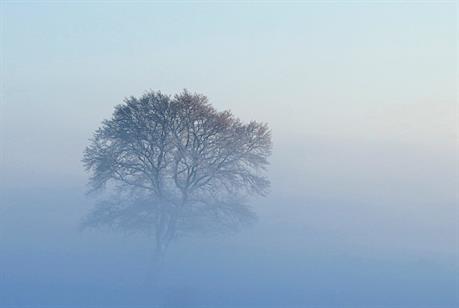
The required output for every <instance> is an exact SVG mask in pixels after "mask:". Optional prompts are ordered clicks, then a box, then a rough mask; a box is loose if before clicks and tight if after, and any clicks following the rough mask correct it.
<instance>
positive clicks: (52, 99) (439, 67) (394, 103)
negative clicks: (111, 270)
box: [1, 1, 457, 175]
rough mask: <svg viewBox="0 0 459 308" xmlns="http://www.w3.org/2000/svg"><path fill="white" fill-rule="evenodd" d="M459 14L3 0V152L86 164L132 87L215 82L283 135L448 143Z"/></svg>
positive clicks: (45, 163) (388, 8) (26, 159)
mask: <svg viewBox="0 0 459 308" xmlns="http://www.w3.org/2000/svg"><path fill="white" fill-rule="evenodd" d="M455 14H456V12H455V6H454V3H437V4H434V3H431V4H429V3H427V4H419V3H418V4H411V5H410V4H397V3H394V2H393V1H391V3H386V4H384V3H381V2H379V3H373V4H372V3H371V2H368V3H366V2H365V3H357V4H352V3H349V4H346V3H342V4H336V3H328V4H322V5H321V4H314V3H312V4H311V3H310V4H308V3H302V4H290V5H281V4H280V3H277V4H276V3H271V4H206V3H190V4H183V3H175V4H165V3H157V4H154V3H145V2H139V3H137V4H135V5H128V4H123V3H112V4H107V3H94V4H90V3H87V4H82V3H71V4H63V3H53V2H43V3H38V4H37V3H31V2H26V3H21V4H16V3H13V2H6V3H3V7H2V17H3V35H2V46H3V48H2V60H3V65H2V66H3V70H2V76H3V77H2V80H3V91H2V92H3V99H2V107H1V113H2V118H1V127H2V133H3V135H2V147H3V148H4V149H5V150H4V151H3V153H4V155H5V156H6V157H5V158H4V159H5V161H4V164H5V165H6V167H7V168H8V169H9V170H11V172H16V171H18V172H30V171H31V170H34V171H36V172H38V173H39V174H42V173H43V175H45V174H47V173H49V172H51V171H50V170H49V168H48V167H49V166H50V165H53V166H58V169H60V170H61V172H64V170H65V172H69V173H71V174H72V175H74V174H75V175H76V174H78V175H80V172H79V171H81V170H80V168H79V167H80V166H77V167H76V168H75V169H74V168H72V167H70V166H73V165H75V162H76V161H77V160H79V158H80V156H81V148H82V147H84V145H85V143H86V139H87V138H88V136H89V135H90V133H91V132H92V131H93V130H94V129H95V127H97V126H98V124H99V122H100V121H101V120H102V119H104V118H106V117H108V116H109V115H110V114H111V112H112V108H113V106H114V105H116V104H118V103H121V102H122V99H123V98H124V97H126V96H131V95H134V96H137V95H141V94H142V93H143V92H144V91H145V90H147V89H154V90H161V91H163V92H165V93H175V92H177V91H179V90H180V89H183V88H187V89H189V90H191V91H197V92H200V93H204V94H205V95H207V96H208V97H209V99H210V101H211V102H212V103H214V104H215V105H216V106H217V107H218V108H220V109H231V110H232V111H234V112H235V113H236V114H237V115H239V116H241V117H242V118H243V119H247V120H248V119H256V120H260V121H265V122H268V123H270V125H271V127H272V129H273V131H274V137H275V140H279V141H280V140H289V141H292V142H296V141H298V140H301V139H302V138H305V137H309V136H310V137H314V138H322V137H325V138H338V139H349V140H352V142H358V140H366V141H372V142H373V141H375V142H392V143H415V144H417V145H419V146H425V147H427V148H429V150H432V147H434V148H435V150H436V149H438V150H442V151H451V150H452V146H453V143H454V120H455V113H454V107H455V106H454V104H455V99H456V77H455V76H456V75H455V74H456V62H457V61H456V46H455V41H456V15H455ZM30 150H31V151H33V155H30V152H29V151H30ZM76 165H78V164H76ZM76 165H75V166H76ZM64 166H65V168H63V167H64ZM55 172H56V171H52V173H53V174H54V175H55Z"/></svg>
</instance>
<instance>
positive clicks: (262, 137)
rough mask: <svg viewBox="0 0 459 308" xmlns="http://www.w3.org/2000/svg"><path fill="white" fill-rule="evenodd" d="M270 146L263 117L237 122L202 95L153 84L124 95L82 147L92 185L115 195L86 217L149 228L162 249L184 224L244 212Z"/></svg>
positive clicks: (230, 218) (262, 188)
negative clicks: (156, 88)
mask: <svg viewBox="0 0 459 308" xmlns="http://www.w3.org/2000/svg"><path fill="white" fill-rule="evenodd" d="M270 154H271V133H270V130H269V128H268V126H267V124H262V123H258V122H255V121H252V122H249V123H246V124H245V123H242V122H241V121H240V120H239V119H238V118H236V117H235V116H234V115H232V113H231V112H229V111H223V112H218V111H217V110H216V109H215V108H214V107H213V106H212V105H211V104H209V102H208V100H207V98H206V97H205V96H203V95H199V94H191V93H189V92H188V91H186V90H184V91H183V92H181V93H179V94H177V95H175V96H173V97H171V96H169V95H164V94H162V93H161V92H154V91H151V92H147V93H146V94H144V95H143V96H142V97H140V98H135V97H130V98H127V99H126V100H125V102H124V104H121V105H118V106H116V107H115V111H114V113H113V116H112V117H111V119H109V120H105V121H103V123H102V126H101V127H100V128H99V129H98V130H97V131H96V132H95V133H94V136H93V138H92V139H91V141H90V144H89V146H88V147H87V148H86V150H85V152H84V157H83V164H84V166H85V168H86V170H87V171H89V172H90V173H91V177H90V181H89V185H90V187H91V191H99V190H104V189H106V190H107V189H108V190H110V191H112V192H116V195H117V198H116V201H105V202H102V203H100V204H99V205H98V206H97V207H96V209H95V210H94V211H93V212H92V213H91V214H90V215H89V216H88V218H87V220H86V223H87V224H88V225H100V224H105V225H112V226H115V227H121V228H125V229H132V230H133V229H136V228H141V229H143V230H146V229H147V230H149V232H151V233H153V234H154V236H155V239H156V240H155V242H156V251H157V253H158V254H159V255H161V254H162V253H163V252H164V250H165V249H166V247H167V245H168V244H169V242H170V241H171V240H172V239H174V238H176V237H177V236H179V235H180V232H181V231H183V230H184V229H187V228H188V229H193V228H196V227H197V228H198V229H202V228H203V227H205V226H206V225H207V224H209V221H214V222H215V221H216V222H218V224H221V225H225V224H227V225H234V224H236V223H237V222H242V221H245V220H247V219H250V217H252V216H253V215H252V213H251V212H250V209H249V208H248V206H247V205H246V204H245V200H246V199H247V198H248V197H249V196H250V195H252V194H258V195H265V194H266V192H267V189H268V187H269V181H268V180H267V178H266V177H265V176H264V171H265V170H266V167H267V165H268V160H267V158H268V157H269V155H270ZM209 217H212V219H206V218H209ZM193 225H194V226H193Z"/></svg>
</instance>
